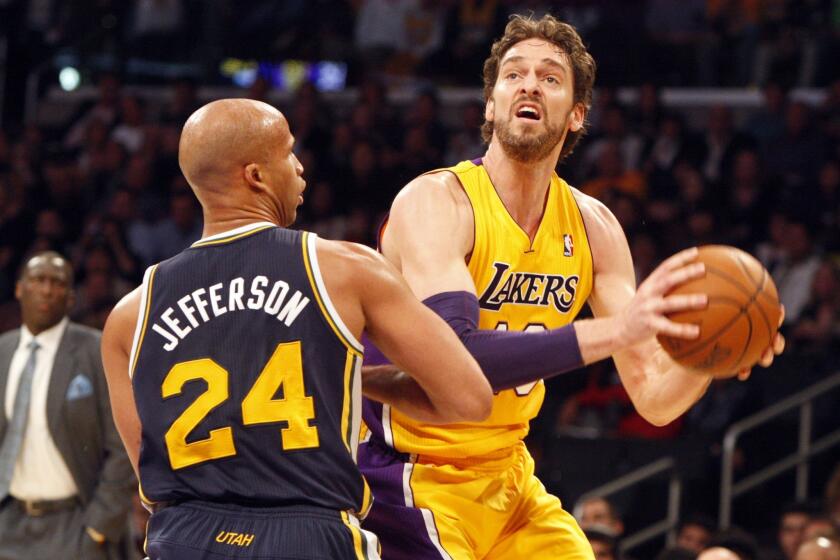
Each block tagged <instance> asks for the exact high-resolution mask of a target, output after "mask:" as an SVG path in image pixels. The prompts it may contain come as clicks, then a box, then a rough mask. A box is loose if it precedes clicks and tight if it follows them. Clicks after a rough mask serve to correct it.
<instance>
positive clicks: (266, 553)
mask: <svg viewBox="0 0 840 560" xmlns="http://www.w3.org/2000/svg"><path fill="white" fill-rule="evenodd" d="M293 141H294V139H293V137H292V135H291V133H290V131H289V127H288V124H287V123H286V120H285V118H284V117H283V115H282V114H281V113H280V112H278V111H277V110H276V109H274V108H273V107H271V106H269V105H266V104H264V103H261V102H257V101H251V100H240V99H236V100H233V99H229V100H221V101H216V102H213V103H210V104H208V105H205V106H204V107H202V108H201V109H199V110H198V111H196V112H195V113H194V114H193V115H192V116H191V117H190V118H189V120H188V121H187V123H186V124H185V126H184V130H183V133H182V136H181V143H180V148H179V163H180V165H181V170H182V171H183V173H184V176H185V177H186V179H187V180H188V181H189V183H190V185H191V187H192V188H193V191H194V192H195V194H196V196H197V198H198V200H199V201H200V202H201V205H202V208H203V210H204V232H203V237H202V239H201V240H199V241H198V242H196V243H195V244H194V245H193V246H192V247H190V248H188V249H186V250H185V251H183V252H182V253H180V254H179V255H177V256H175V257H173V258H171V259H169V260H167V261H164V262H162V263H160V264H157V265H154V266H152V267H150V268H149V270H148V271H147V272H146V275H145V278H144V280H143V284H142V286H140V287H139V288H138V289H136V290H135V291H133V292H132V293H131V294H129V295H128V296H126V297H125V298H124V299H123V300H122V301H121V302H120V303H119V304H118V305H117V307H116V308H115V309H114V311H113V312H112V314H111V316H110V317H109V319H108V322H107V324H106V326H105V331H104V334H103V340H102V355H103V360H104V364H105V369H106V374H107V377H108V384H109V388H110V392H111V401H112V405H113V410H114V417H115V420H116V423H117V427H118V429H119V432H120V435H121V436H122V439H123V442H124V444H125V446H126V448H127V450H128V454H129V456H130V458H131V460H132V463H133V465H134V468H135V470H136V472H137V474H138V477H139V479H140V486H141V497H142V498H143V500H144V501H145V502H146V503H147V504H148V506H149V507H150V509H151V510H152V511H153V514H152V517H151V519H150V521H149V525H148V531H147V543H146V552H147V554H148V555H149V557H150V558H151V559H153V560H154V559H169V558H176V559H178V560H183V559H194V558H210V557H212V558H218V557H222V556H223V557H225V558H237V557H243V558H245V557H247V558H257V557H259V558H262V559H292V558H294V559H300V558H312V559H321V558H323V559H331V560H335V559H345V558H347V559H349V558H358V559H361V558H379V553H378V543H377V541H376V537H375V536H374V535H372V534H371V533H368V532H366V531H363V530H361V529H360V528H359V521H358V519H359V518H361V517H363V516H364V515H365V513H366V512H367V510H368V508H369V506H370V503H371V497H370V490H369V489H368V487H367V484H366V483H365V481H364V479H363V478H362V475H361V474H360V472H359V470H358V468H357V466H356V447H357V445H358V439H359V429H360V419H361V385H362V379H361V361H362V360H361V358H362V346H361V345H360V344H359V342H358V339H359V337H360V335H361V332H362V330H363V329H367V331H368V333H369V334H370V336H371V338H372V339H373V340H374V341H375V342H376V344H377V346H378V347H379V348H380V349H382V350H383V351H384V353H385V354H386V355H388V356H389V357H390V358H391V359H392V360H393V361H394V363H396V364H399V365H400V366H401V367H402V368H403V369H404V371H406V372H408V373H409V374H410V375H411V376H412V377H408V376H407V375H406V374H403V373H398V374H383V373H380V374H377V375H376V376H374V374H371V377H370V378H369V379H367V378H366V380H365V389H366V393H367V394H368V395H369V396H371V397H373V398H376V399H378V400H381V401H383V402H385V403H389V404H390V405H392V406H394V407H396V408H399V409H401V410H402V411H403V412H405V413H406V414H409V415H412V416H415V417H417V418H418V419H425V420H428V421H433V422H451V421H478V420H481V419H483V418H485V417H486V416H487V415H488V414H489V411H490V405H491V390H490V386H489V384H488V382H487V380H486V379H485V378H484V376H483V374H482V373H481V370H480V369H479V367H478V365H477V363H476V362H475V360H473V359H472V358H471V357H470V355H469V354H468V353H467V351H466V349H465V348H464V347H463V346H462V345H461V343H460V342H459V341H458V338H457V336H456V335H455V333H453V332H452V330H451V329H450V328H449V327H448V326H447V325H446V323H444V322H443V321H442V320H441V319H440V318H439V317H438V316H437V315H435V314H434V313H433V312H432V311H431V310H429V309H428V308H427V307H425V306H423V305H422V304H421V303H420V302H419V301H418V300H416V299H415V298H414V297H413V296H412V295H411V292H410V290H409V289H408V287H407V285H406V284H405V283H404V282H403V280H402V279H401V277H400V275H399V274H398V273H397V272H396V271H395V269H394V268H393V267H391V266H390V265H388V264H387V263H386V261H385V260H384V259H383V258H382V257H380V256H379V255H377V254H376V253H375V252H373V251H371V250H368V249H366V248H363V247H361V246H358V245H354V244H350V243H339V242H333V241H324V240H320V239H317V238H316V236H315V235H314V234H309V233H306V232H298V231H291V230H288V229H284V228H285V226H288V225H289V224H291V223H292V222H293V221H294V219H295V215H296V209H297V207H298V206H299V205H300V204H301V203H302V201H303V198H302V192H303V190H304V187H305V182H304V180H303V179H302V177H301V175H302V173H303V168H302V166H301V165H300V162H298V160H297V158H296V157H295V155H294V154H293V153H292V145H293ZM453 371H457V372H458V379H459V383H458V385H457V387H456V386H453V384H452V382H451V380H452V377H451V375H450V374H449V372H453ZM366 375H367V374H366Z"/></svg>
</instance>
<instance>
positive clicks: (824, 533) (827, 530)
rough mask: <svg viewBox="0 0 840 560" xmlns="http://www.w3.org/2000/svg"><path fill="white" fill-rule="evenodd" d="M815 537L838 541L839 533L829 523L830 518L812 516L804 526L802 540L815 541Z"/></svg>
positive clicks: (821, 515)
mask: <svg viewBox="0 0 840 560" xmlns="http://www.w3.org/2000/svg"><path fill="white" fill-rule="evenodd" d="M817 537H826V538H828V539H832V540H835V541H837V540H840V531H838V530H837V528H836V527H834V523H832V522H831V517H829V516H828V515H826V514H824V513H821V514H818V515H814V516H813V517H811V519H810V520H809V521H808V524H807V525H805V531H804V538H805V540H806V541H810V540H811V539H816V538H817Z"/></svg>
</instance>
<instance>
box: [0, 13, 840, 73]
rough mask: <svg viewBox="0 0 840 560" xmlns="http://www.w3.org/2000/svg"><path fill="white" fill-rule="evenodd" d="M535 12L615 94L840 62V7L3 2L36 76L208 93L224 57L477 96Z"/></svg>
mask: <svg viewBox="0 0 840 560" xmlns="http://www.w3.org/2000/svg"><path fill="white" fill-rule="evenodd" d="M529 12H532V13H533V14H534V15H535V16H536V17H540V16H541V15H542V14H544V13H547V12H550V13H552V14H554V15H555V16H558V17H560V18H561V19H563V20H564V21H567V22H569V23H571V24H573V25H574V26H575V27H576V28H577V29H578V30H579V31H580V33H581V35H582V36H583V37H584V38H585V40H586V42H587V44H588V45H589V48H590V51H591V52H592V54H593V55H594V56H595V59H596V60H597V61H598V65H599V77H598V82H599V84H601V85H602V86H603V85H623V86H624V85H638V84H640V83H642V82H645V81H651V82H654V83H656V84H657V85H673V86H704V87H705V86H714V87H720V86H747V85H757V86H762V85H764V84H766V83H768V82H770V81H775V82H779V83H781V84H783V85H785V86H786V87H792V86H800V87H810V86H824V85H826V84H828V83H829V82H830V81H831V79H832V73H833V71H834V70H833V66H834V65H833V61H835V60H836V59H837V55H838V52H840V49H839V47H840V9H838V2H837V0H680V1H679V2H674V1H672V0H595V1H592V0H555V1H545V0H310V1H304V0H284V1H282V2H278V1H276V0H236V1H234V0H215V1H213V2H204V1H202V0H133V1H130V2H123V1H119V0H80V1H76V2H59V1H57V0H29V1H22V0H2V1H0V29H2V27H3V23H2V22H7V27H8V32H9V34H10V36H11V37H12V49H11V51H12V53H15V54H13V55H12V56H11V58H12V59H17V58H22V59H23V60H26V61H28V66H33V65H35V63H39V62H40V61H41V60H42V59H43V58H44V57H45V56H47V55H48V53H50V52H51V51H54V50H55V49H62V52H63V53H64V54H72V55H75V56H77V57H79V58H80V59H81V60H82V65H83V66H84V65H87V64H90V65H97V64H103V63H107V61H113V60H114V59H118V60H125V59H127V58H133V59H135V60H142V61H158V62H166V63H179V64H187V65H193V67H192V69H191V70H189V71H190V72H192V73H193V76H194V77H196V78H198V79H200V80H201V81H202V82H203V83H207V82H208V81H210V80H214V79H219V75H218V63H219V61H220V60H221V59H222V58H223V57H231V56H232V57H239V58H246V59H258V60H267V61H278V60H284V59H290V58H291V59H300V60H338V61H344V62H347V63H349V64H350V65H351V68H352V70H351V74H352V75H353V76H355V77H359V76H363V75H365V73H366V71H367V70H369V69H370V68H372V67H375V68H377V69H378V70H384V71H385V73H386V74H387V75H389V76H391V77H393V78H396V79H412V78H417V77H418V76H422V77H424V78H425V79H428V78H434V79H435V81H436V82H437V83H442V84H447V85H472V84H473V83H474V79H475V78H476V77H477V76H479V74H480V68H481V64H482V62H483V60H484V57H485V55H486V53H487V50H488V47H489V45H490V42H491V41H492V38H493V37H496V36H498V35H499V34H500V32H501V30H502V29H503V28H504V25H505V23H506V21H507V17H508V16H509V15H510V14H513V13H529ZM15 45H18V46H19V47H20V49H19V51H17V50H16V49H15V48H14V46H15ZM144 77H145V78H150V75H149V74H145V75H144ZM10 83H11V82H10Z"/></svg>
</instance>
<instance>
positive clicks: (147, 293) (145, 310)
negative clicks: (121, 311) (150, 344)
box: [128, 265, 158, 379]
mask: <svg viewBox="0 0 840 560" xmlns="http://www.w3.org/2000/svg"><path fill="white" fill-rule="evenodd" d="M157 267H158V265H154V266H152V267H150V268H149V271H148V272H147V274H148V281H144V285H145V286H144V290H143V292H142V294H143V298H141V302H140V304H141V305H143V303H144V302H143V301H142V299H145V300H146V301H145V305H144V306H143V307H141V313H142V314H143V315H142V317H143V322H142V326H141V327H140V331H139V332H140V334H139V335H138V336H137V337H136V338H137V346H136V347H135V348H133V349H132V356H131V363H130V364H129V368H128V377H129V379H133V378H134V370H135V368H136V367H137V361H138V360H139V359H140V350H141V348H142V347H143V339H145V338H146V326H147V325H148V322H149V310H150V309H151V308H152V288H154V284H155V272H157ZM137 324H138V325H140V318H139V317H138V318H137Z"/></svg>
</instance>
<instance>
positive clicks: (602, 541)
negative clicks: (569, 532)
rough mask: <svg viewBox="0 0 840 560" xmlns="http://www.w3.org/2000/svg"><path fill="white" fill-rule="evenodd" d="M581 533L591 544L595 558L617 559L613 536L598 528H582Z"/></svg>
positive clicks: (604, 559) (602, 559)
mask: <svg viewBox="0 0 840 560" xmlns="http://www.w3.org/2000/svg"><path fill="white" fill-rule="evenodd" d="M583 534H584V535H586V538H587V539H589V544H591V545H592V552H593V553H594V554H595V560H619V556H618V543H617V541H616V538H615V536H613V535H610V534H609V533H608V532H607V531H604V530H601V529H600V528H596V527H593V528H590V529H583Z"/></svg>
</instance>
